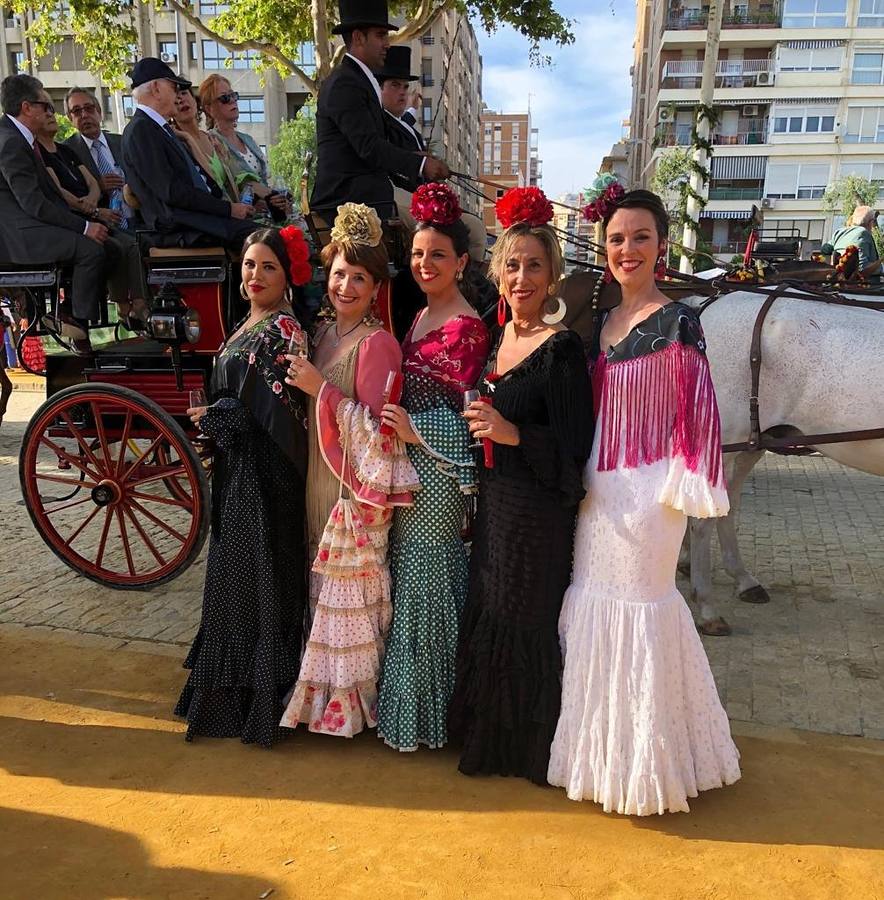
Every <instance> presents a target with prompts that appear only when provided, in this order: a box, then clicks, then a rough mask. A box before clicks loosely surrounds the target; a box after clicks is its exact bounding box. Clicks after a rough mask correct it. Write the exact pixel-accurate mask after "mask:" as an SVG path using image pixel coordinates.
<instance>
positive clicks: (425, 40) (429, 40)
mask: <svg viewBox="0 0 884 900" xmlns="http://www.w3.org/2000/svg"><path fill="white" fill-rule="evenodd" d="M421 43H422V44H424V45H425V46H430V45H431V44H435V43H436V38H434V37H433V35H431V34H425V35H423V37H421Z"/></svg>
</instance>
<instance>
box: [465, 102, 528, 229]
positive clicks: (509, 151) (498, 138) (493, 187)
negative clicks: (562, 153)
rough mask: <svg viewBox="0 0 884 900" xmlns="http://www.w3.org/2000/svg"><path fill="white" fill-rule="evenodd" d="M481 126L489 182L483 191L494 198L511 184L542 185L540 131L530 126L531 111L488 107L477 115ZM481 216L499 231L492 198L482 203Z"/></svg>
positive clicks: (484, 173) (484, 172)
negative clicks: (509, 110)
mask: <svg viewBox="0 0 884 900" xmlns="http://www.w3.org/2000/svg"><path fill="white" fill-rule="evenodd" d="M480 120H481V127H482V164H481V169H480V174H481V176H482V178H484V179H486V180H487V181H489V182H491V184H486V185H485V187H484V192H485V194H486V195H487V196H488V197H489V198H493V199H494V200H496V198H498V197H502V196H503V194H504V192H505V191H507V190H509V189H510V188H512V187H524V186H528V185H534V186H535V187H541V182H542V179H543V172H542V163H541V160H540V149H539V142H540V135H539V131H538V129H537V128H532V127H531V113H530V112H524V113H522V112H519V113H507V112H495V111H494V110H491V109H488V108H487V107H486V108H484V109H483V110H482V114H481V116H480ZM482 218H483V220H484V222H485V227H486V228H487V229H488V233H489V234H499V233H500V227H499V225H498V222H497V219H496V217H495V215H494V202H492V201H491V200H485V201H484V203H483V204H482Z"/></svg>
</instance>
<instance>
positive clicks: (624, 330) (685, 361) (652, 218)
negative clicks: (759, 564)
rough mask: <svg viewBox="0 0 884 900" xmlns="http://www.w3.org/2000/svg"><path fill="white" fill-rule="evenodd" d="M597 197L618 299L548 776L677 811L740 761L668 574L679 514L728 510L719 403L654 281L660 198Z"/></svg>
mask: <svg viewBox="0 0 884 900" xmlns="http://www.w3.org/2000/svg"><path fill="white" fill-rule="evenodd" d="M595 209H596V211H598V212H599V213H601V215H600V216H599V217H600V218H601V219H602V220H603V221H604V225H605V232H606V237H605V241H606V250H607V257H608V266H609V268H610V271H611V273H612V275H613V277H614V278H616V279H617V281H618V282H619V283H620V286H621V288H622V296H623V300H622V303H621V304H620V305H619V306H618V307H616V308H615V309H613V310H611V311H610V313H609V314H608V315H607V316H605V317H602V318H601V320H600V323H599V324H600V328H599V327H597V328H596V332H595V337H594V342H595V346H594V347H593V353H592V357H593V359H594V362H593V366H592V379H593V395H594V398H595V404H596V407H597V422H596V434H595V445H594V447H593V453H592V457H591V459H590V462H589V464H588V466H587V470H586V477H585V486H586V488H587V494H586V498H585V499H584V500H583V502H582V504H581V507H580V513H579V517H578V521H577V534H576V539H575V558H574V572H573V576H572V583H571V587H570V588H569V589H568V592H567V593H566V595H565V600H564V605H563V607H562V614H561V618H560V621H559V635H560V639H561V642H562V650H563V654H564V676H563V695H562V707H561V714H560V716H559V721H558V726H557V729H556V734H555V738H554V740H553V745H552V753H551V758H550V765H549V781H550V783H551V784H554V785H558V786H561V787H564V788H565V789H566V791H567V793H568V796H569V797H570V798H571V799H572V800H583V799H591V800H594V801H595V802H597V803H600V804H602V806H603V807H604V809H605V811H606V812H611V811H616V812H618V813H624V814H627V815H651V814H654V813H664V812H667V811H669V812H676V811H685V812H686V811H688V802H687V800H688V798H689V797H696V796H697V794H698V792H699V791H702V790H708V789H710V788H716V787H721V786H722V785H725V784H731V783H732V782H734V781H736V780H737V779H738V778H739V777H740V768H739V763H738V760H739V753H738V751H737V749H736V747H735V746H734V743H733V741H732V739H731V735H730V728H729V725H728V720H727V715H726V714H725V712H724V710H723V709H722V706H721V703H720V701H719V699H718V694H717V692H716V689H715V683H714V681H713V679H712V673H711V671H710V669H709V663H708V661H707V659H706V655H705V653H704V651H703V646H702V644H701V642H700V639H699V637H698V635H697V631H696V628H695V626H694V622H693V619H692V617H691V614H690V611H689V609H688V606H687V604H686V603H685V601H684V598H683V597H682V596H681V594H680V593H679V592H678V589H677V588H676V585H675V570H676V562H677V559H678V550H679V547H680V545H681V541H682V537H683V536H684V531H685V526H686V523H687V516H700V517H704V516H721V515H725V514H726V513H727V510H728V499H727V490H726V485H725V480H724V474H723V472H722V464H721V437H720V427H719V419H718V409H717V407H716V403H715V393H714V391H713V388H712V381H711V378H710V375H709V367H708V363H707V361H706V357H705V343H704V340H703V333H702V330H701V328H700V323H699V319H698V317H697V315H696V313H695V312H693V311H692V310H691V309H690V308H689V307H687V306H684V305H683V304H681V303H672V302H669V301H668V298H667V297H666V296H665V295H664V294H662V293H661V292H660V291H659V290H658V289H657V287H656V284H655V280H654V276H655V269H656V268H658V267H659V265H660V257H661V256H662V254H663V253H664V252H665V236H666V235H667V233H668V220H667V216H666V212H665V210H664V209H663V206H662V204H661V203H660V201H659V199H658V198H657V197H656V196H655V195H654V194H651V193H649V192H648V191H631V192H630V193H628V194H625V196H624V195H623V191H622V188H620V187H619V185H617V186H615V187H613V188H612V187H608V189H607V191H606V193H605V194H604V195H603V197H602V200H601V203H597V204H596V205H595ZM596 296H597V295H596Z"/></svg>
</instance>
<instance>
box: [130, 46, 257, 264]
mask: <svg viewBox="0 0 884 900" xmlns="http://www.w3.org/2000/svg"><path fill="white" fill-rule="evenodd" d="M190 86H191V85H190V82H189V81H187V79H185V78H181V77H180V76H178V75H176V74H175V73H174V72H173V71H172V70H171V69H170V68H169V67H168V66H167V65H166V64H165V63H164V62H162V61H161V60H159V59H156V58H154V57H145V58H144V59H141V60H139V61H138V62H137V63H136V64H135V67H134V69H133V70H132V97H133V99H134V100H135V103H136V107H135V115H134V116H133V117H132V121H131V122H130V123H129V124H128V125H127V126H126V130H125V131H124V132H123V168H124V169H125V171H126V179H127V182H128V184H129V187H130V188H131V190H132V191H133V192H134V193H135V196H136V197H137V198H138V201H139V203H140V209H141V215H142V216H143V217H144V221H145V223H146V225H147V227H148V228H150V229H152V230H154V231H156V232H158V233H159V238H158V240H157V242H158V243H162V244H164V245H166V246H180V247H193V246H200V245H202V246H205V245H206V244H211V243H213V242H216V243H222V244H224V245H225V246H227V247H230V248H231V249H234V250H239V249H240V248H241V247H242V243H243V241H244V240H245V239H246V237H247V236H248V235H249V234H251V233H252V232H253V231H254V230H255V229H256V228H257V226H256V225H255V224H254V223H253V222H252V221H251V219H250V216H252V215H253V214H254V211H255V209H254V207H253V206H251V205H250V204H248V203H230V202H228V201H227V200H221V199H219V198H217V197H214V196H212V193H211V191H210V190H209V186H208V184H207V182H206V180H205V179H204V178H203V176H202V175H201V174H200V172H199V169H197V167H196V165H195V164H194V162H193V160H192V159H191V157H190V155H189V154H188V152H187V150H186V149H185V147H184V144H182V143H181V141H180V140H179V139H178V137H177V136H176V134H175V132H174V131H173V130H172V127H171V125H169V117H170V116H171V115H172V114H173V113H174V111H175V98H176V96H177V93H178V91H179V90H186V89H187V88H189V87H190Z"/></svg>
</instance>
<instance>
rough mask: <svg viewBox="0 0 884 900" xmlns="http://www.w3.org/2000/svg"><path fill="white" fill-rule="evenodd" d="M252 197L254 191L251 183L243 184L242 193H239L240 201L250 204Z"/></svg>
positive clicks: (253, 196) (253, 197)
mask: <svg viewBox="0 0 884 900" xmlns="http://www.w3.org/2000/svg"><path fill="white" fill-rule="evenodd" d="M254 199H255V191H254V188H253V187H252V185H251V183H249V184H247V185H246V186H245V188H243V192H242V194H240V197H239V201H240V203H248V204H249V205H251V204H252V202H253V201H254Z"/></svg>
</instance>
